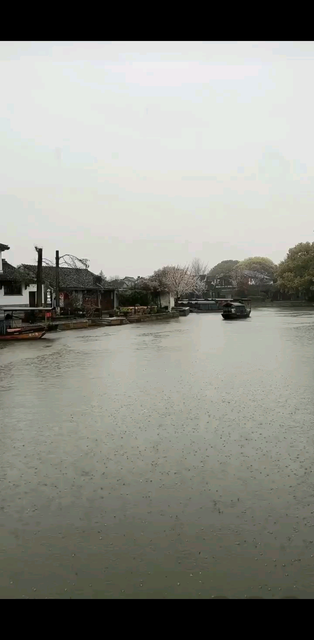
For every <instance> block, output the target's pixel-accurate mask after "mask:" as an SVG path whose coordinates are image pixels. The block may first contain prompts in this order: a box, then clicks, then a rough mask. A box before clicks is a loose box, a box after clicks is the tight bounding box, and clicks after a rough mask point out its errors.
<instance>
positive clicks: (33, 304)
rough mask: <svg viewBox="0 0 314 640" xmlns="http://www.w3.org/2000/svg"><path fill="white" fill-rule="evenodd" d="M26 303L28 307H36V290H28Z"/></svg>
mask: <svg viewBox="0 0 314 640" xmlns="http://www.w3.org/2000/svg"><path fill="white" fill-rule="evenodd" d="M28 304H29V306H30V307H36V291H29V292H28Z"/></svg>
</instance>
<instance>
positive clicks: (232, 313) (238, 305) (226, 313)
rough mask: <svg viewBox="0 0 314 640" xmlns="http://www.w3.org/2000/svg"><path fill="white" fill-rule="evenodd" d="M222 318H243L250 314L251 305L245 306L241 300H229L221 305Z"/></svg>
mask: <svg viewBox="0 0 314 640" xmlns="http://www.w3.org/2000/svg"><path fill="white" fill-rule="evenodd" d="M221 315H222V317H223V319H224V320H245V319H246V318H249V317H250V315H251V307H247V306H245V304H244V303H243V301H242V300H230V301H229V302H225V304H224V305H223V307H222V314H221Z"/></svg>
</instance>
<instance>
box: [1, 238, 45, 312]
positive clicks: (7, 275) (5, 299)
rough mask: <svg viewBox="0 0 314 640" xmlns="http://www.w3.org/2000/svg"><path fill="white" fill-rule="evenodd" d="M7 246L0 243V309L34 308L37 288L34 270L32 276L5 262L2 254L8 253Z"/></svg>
mask: <svg viewBox="0 0 314 640" xmlns="http://www.w3.org/2000/svg"><path fill="white" fill-rule="evenodd" d="M9 249H10V247H9V246H8V245H7V244H2V243H0V307H11V308H14V307H34V306H35V305H36V297H37V293H36V292H37V286H36V268H35V274H34V275H28V276H26V274H24V273H23V272H21V270H20V269H17V268H16V267H13V265H12V264H10V263H9V262H7V261H6V260H5V259H4V258H3V257H2V254H3V252H4V251H9Z"/></svg>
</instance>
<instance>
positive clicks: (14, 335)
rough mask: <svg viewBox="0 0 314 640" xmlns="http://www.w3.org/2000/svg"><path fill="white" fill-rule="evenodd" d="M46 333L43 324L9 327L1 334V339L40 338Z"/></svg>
mask: <svg viewBox="0 0 314 640" xmlns="http://www.w3.org/2000/svg"><path fill="white" fill-rule="evenodd" d="M45 333H46V329H45V327H43V326H38V327H31V328H28V327H16V328H14V329H7V330H6V332H5V333H4V334H0V340H2V341H3V340H39V339H40V338H42V337H43V336H44V335H45Z"/></svg>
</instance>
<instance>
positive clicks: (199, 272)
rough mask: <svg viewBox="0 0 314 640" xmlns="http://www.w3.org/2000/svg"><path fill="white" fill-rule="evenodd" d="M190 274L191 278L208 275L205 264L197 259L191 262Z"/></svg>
mask: <svg viewBox="0 0 314 640" xmlns="http://www.w3.org/2000/svg"><path fill="white" fill-rule="evenodd" d="M190 272H191V273H192V275H193V276H206V275H207V274H208V264H207V262H202V260H200V259H199V258H194V260H192V262H191V266H190Z"/></svg>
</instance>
